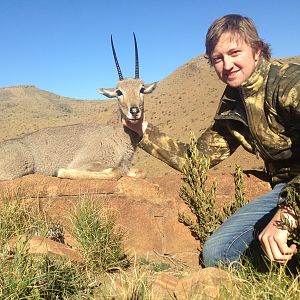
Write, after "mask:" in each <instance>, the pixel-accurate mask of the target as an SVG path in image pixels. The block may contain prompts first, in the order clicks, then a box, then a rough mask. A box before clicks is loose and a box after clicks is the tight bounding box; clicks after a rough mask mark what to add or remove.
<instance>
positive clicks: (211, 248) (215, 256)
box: [201, 239, 222, 267]
mask: <svg viewBox="0 0 300 300" xmlns="http://www.w3.org/2000/svg"><path fill="white" fill-rule="evenodd" d="M201 260H202V263H203V265H204V266H205V267H217V266H219V265H220V263H221V261H222V255H221V249H220V248H219V247H216V245H215V243H214V242H213V241H211V240H210V239H208V240H207V241H206V242H205V244H204V246H203V250H202V257H201Z"/></svg>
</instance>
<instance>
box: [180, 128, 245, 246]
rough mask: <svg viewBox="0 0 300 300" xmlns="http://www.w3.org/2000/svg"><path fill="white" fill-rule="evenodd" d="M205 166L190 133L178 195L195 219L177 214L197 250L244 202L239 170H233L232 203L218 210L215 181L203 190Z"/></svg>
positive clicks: (204, 159) (193, 136)
mask: <svg viewBox="0 0 300 300" xmlns="http://www.w3.org/2000/svg"><path fill="white" fill-rule="evenodd" d="M209 167H210V162H209V159H208V158H207V157H205V156H204V155H200V153H199V151H198V149H197V144H196V139H195V135H194V134H193V133H192V134H191V140H190V145H189V149H188V155H187V156H186V164H185V167H184V170H183V173H184V177H183V182H182V186H181V189H180V193H179V195H180V197H181V198H182V199H183V201H184V202H185V203H186V204H187V205H188V207H189V208H190V210H191V212H192V213H193V214H194V215H195V217H196V220H193V219H192V218H191V217H190V216H189V215H188V214H186V213H184V212H181V213H179V222H181V223H183V224H185V225H186V226H187V227H188V228H189V229H190V231H191V233H192V235H193V236H194V237H195V238H196V239H197V240H199V241H200V248H202V246H203V244H204V242H205V241H206V240H207V238H208V237H209V236H210V235H211V234H212V233H213V232H214V231H215V229H216V228H217V227H218V226H220V225H221V224H222V223H223V222H224V221H225V220H226V219H227V218H228V217H229V216H230V215H232V214H233V213H234V212H235V211H236V210H238V209H239V208H240V207H242V206H243V205H245V204H246V203H247V200H246V198H245V192H244V183H243V177H242V171H241V169H240V167H236V171H235V174H234V182H235V201H234V202H232V203H229V204H227V203H225V204H224V206H223V208H222V209H221V210H218V209H217V208H216V187H217V183H216V180H214V181H213V182H212V184H211V186H210V187H207V179H208V175H207V172H208V170H209Z"/></svg>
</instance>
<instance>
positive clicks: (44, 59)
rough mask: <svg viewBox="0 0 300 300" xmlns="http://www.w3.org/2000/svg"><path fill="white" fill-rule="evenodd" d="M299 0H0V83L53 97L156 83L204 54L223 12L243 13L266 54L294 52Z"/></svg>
mask: <svg viewBox="0 0 300 300" xmlns="http://www.w3.org/2000/svg"><path fill="white" fill-rule="evenodd" d="M299 12H300V1H299V0H291V1H289V0H286V1H277V0H251V1H250V0H248V1H246V0H240V1H238V0H223V1H221V0H214V1H201V0H170V1H165V0H148V1H143V0H134V1H131V0H126V1H122V0H110V1H107V0H103V1H102V0H98V1H96V0H81V1H80V0H0V37H1V43H0V87H5V86H13V85H19V84H29V85H35V86H37V87H39V88H41V89H44V90H48V91H51V92H54V93H56V94H58V95H61V96H67V97H72V98H78V99H102V98H103V96H101V95H99V94H97V93H96V89H97V88H99V87H113V86H115V84H116V82H117V80H118V76H117V72H116V68H115V65H114V61H113V58H112V53H111V48H110V35H111V34H113V37H114V43H115V47H116V51H117V54H118V58H119V62H120V65H121V68H122V72H123V75H124V77H132V76H134V44H133V36H132V32H135V34H136V36H137V40H138V44H139V55H140V74H141V77H142V78H143V79H144V80H145V82H148V83H150V82H153V81H158V80H161V79H163V78H165V77H166V76H167V75H169V74H170V73H172V72H173V71H174V70H175V69H176V68H178V67H179V66H181V65H182V64H184V63H186V62H187V61H189V60H190V59H192V58H193V57H196V56H198V55H200V54H203V53H204V51H205V50H204V40H205V34H206V31H207V29H208V27H209V25H210V24H211V23H212V22H213V21H214V20H215V19H216V18H218V17H220V16H222V15H224V14H228V13H239V14H242V15H247V16H249V17H251V18H252V19H253V20H254V22H255V24H256V26H257V29H258V32H259V34H260V36H261V37H262V38H263V39H264V40H265V41H266V42H268V43H270V44H271V48H272V52H273V57H287V56H295V55H300V39H299V29H300V25H299Z"/></svg>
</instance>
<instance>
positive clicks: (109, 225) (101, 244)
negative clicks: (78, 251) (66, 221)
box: [71, 199, 129, 271]
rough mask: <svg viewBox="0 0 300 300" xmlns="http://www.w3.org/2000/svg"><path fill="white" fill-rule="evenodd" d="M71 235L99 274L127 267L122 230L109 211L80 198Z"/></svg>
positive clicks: (74, 214)
mask: <svg viewBox="0 0 300 300" xmlns="http://www.w3.org/2000/svg"><path fill="white" fill-rule="evenodd" d="M71 220H72V223H73V229H72V234H73V236H74V237H75V238H76V239H77V241H78V242H79V243H80V244H81V247H82V249H83V254H84V256H85V258H86V261H87V262H88V264H89V265H90V266H91V267H93V268H95V269H101V270H102V271H112V270H116V269H119V268H126V267H128V266H129V258H128V257H127V255H126V253H125V250H124V245H123V236H124V234H123V233H122V231H121V230H116V226H115V223H114V221H113V217H112V215H111V214H110V213H109V212H108V210H106V209H104V208H102V209H99V205H98V206H96V205H95V203H94V202H93V201H91V200H90V199H83V201H82V202H81V204H80V205H79V206H78V207H77V209H76V210H75V211H74V213H73V214H72V216H71Z"/></svg>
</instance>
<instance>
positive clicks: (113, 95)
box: [97, 88, 117, 98]
mask: <svg viewBox="0 0 300 300" xmlns="http://www.w3.org/2000/svg"><path fill="white" fill-rule="evenodd" d="M116 91H117V90H116V89H115V88H111V89H97V92H98V93H100V94H102V95H104V96H106V97H108V98H116V97H117V93H116Z"/></svg>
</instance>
